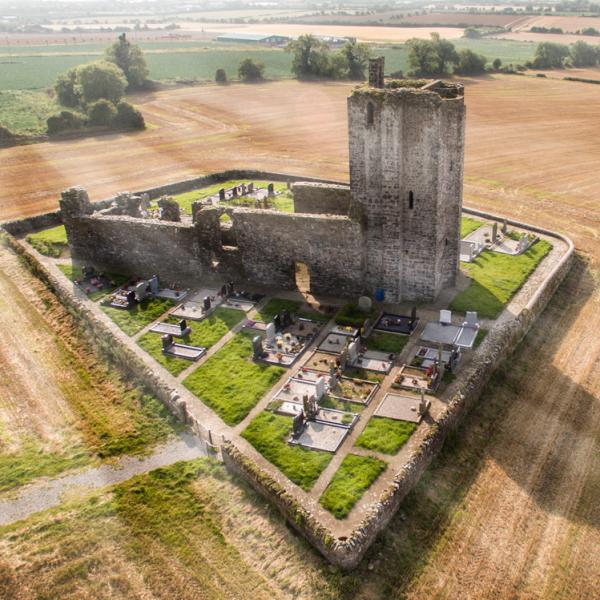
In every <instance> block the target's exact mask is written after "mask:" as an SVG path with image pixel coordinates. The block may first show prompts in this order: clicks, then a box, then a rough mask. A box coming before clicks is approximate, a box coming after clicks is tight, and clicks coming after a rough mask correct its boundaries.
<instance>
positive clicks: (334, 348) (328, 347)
mask: <svg viewBox="0 0 600 600" xmlns="http://www.w3.org/2000/svg"><path fill="white" fill-rule="evenodd" d="M349 341H350V337H349V336H347V335H342V334H341V333H330V334H329V335H328V336H327V337H326V338H325V339H324V340H323V341H322V342H321V343H320V344H319V350H320V351H321V352H330V353H331V354H338V355H339V354H341V353H342V351H343V350H344V348H345V347H346V345H347V343H348V342H349Z"/></svg>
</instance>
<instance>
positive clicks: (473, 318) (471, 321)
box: [465, 310, 479, 329]
mask: <svg viewBox="0 0 600 600" xmlns="http://www.w3.org/2000/svg"><path fill="white" fill-rule="evenodd" d="M465 325H467V326H468V327H473V328H475V329H477V328H478V327H479V319H478V318H477V312H476V311H471V310H468V311H467V314H466V315H465Z"/></svg>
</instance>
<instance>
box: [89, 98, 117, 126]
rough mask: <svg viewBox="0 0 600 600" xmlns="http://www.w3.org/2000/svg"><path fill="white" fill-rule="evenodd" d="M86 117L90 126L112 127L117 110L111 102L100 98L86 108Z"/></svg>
mask: <svg viewBox="0 0 600 600" xmlns="http://www.w3.org/2000/svg"><path fill="white" fill-rule="evenodd" d="M87 115H88V122H89V124H90V125H112V122H113V120H114V119H115V117H116V116H117V109H116V108H115V105H114V104H113V103H112V102H109V101H108V100H106V99H105V98H100V100H96V101H95V102H92V103H91V104H90V105H89V106H88V107H87Z"/></svg>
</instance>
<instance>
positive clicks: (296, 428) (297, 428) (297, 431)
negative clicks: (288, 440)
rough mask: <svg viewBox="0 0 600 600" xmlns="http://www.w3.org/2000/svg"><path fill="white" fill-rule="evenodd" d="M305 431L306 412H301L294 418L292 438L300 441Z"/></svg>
mask: <svg viewBox="0 0 600 600" xmlns="http://www.w3.org/2000/svg"><path fill="white" fill-rule="evenodd" d="M303 431H304V411H302V410H301V411H300V412H299V413H298V414H297V415H296V416H295V417H294V424H293V427H292V437H293V438H294V439H298V438H299V437H300V435H301V434H302V432H303Z"/></svg>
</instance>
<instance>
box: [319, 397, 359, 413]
mask: <svg viewBox="0 0 600 600" xmlns="http://www.w3.org/2000/svg"><path fill="white" fill-rule="evenodd" d="M319 406H322V407H323V408H335V409H336V410H343V411H345V412H351V413H361V412H362V411H363V410H364V409H365V405H364V404H360V403H358V402H350V401H349V400H338V399H337V398H332V397H331V396H330V395H329V394H324V395H323V396H322V397H321V399H320V400H319Z"/></svg>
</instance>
